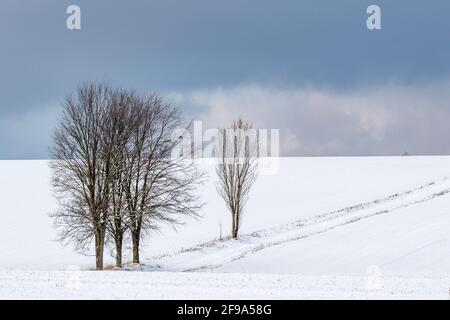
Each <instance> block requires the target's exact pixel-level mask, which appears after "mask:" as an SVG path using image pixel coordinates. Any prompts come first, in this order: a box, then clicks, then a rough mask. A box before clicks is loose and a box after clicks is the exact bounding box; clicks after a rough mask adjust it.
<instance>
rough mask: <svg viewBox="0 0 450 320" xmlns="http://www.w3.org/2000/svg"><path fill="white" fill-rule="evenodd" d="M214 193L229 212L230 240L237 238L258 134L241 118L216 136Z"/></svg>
mask: <svg viewBox="0 0 450 320" xmlns="http://www.w3.org/2000/svg"><path fill="white" fill-rule="evenodd" d="M216 139H217V140H216V141H217V145H216V157H217V158H218V164H217V166H216V172H217V175H218V178H219V180H218V184H217V190H218V192H219V194H220V196H221V197H222V198H223V199H224V201H225V203H226V205H227V207H228V209H229V210H230V213H231V219H232V220H231V237H232V238H233V239H237V237H238V233H239V227H240V222H241V218H242V214H243V211H244V207H245V204H246V202H247V200H248V194H249V192H250V189H251V187H252V185H253V183H254V182H255V180H256V177H257V166H258V162H257V159H258V135H257V132H256V130H254V129H253V128H252V126H251V125H250V124H249V123H247V122H245V121H244V120H243V119H238V120H236V121H234V122H233V124H232V126H231V127H230V128H226V129H221V130H219V134H218V136H217V137H216Z"/></svg>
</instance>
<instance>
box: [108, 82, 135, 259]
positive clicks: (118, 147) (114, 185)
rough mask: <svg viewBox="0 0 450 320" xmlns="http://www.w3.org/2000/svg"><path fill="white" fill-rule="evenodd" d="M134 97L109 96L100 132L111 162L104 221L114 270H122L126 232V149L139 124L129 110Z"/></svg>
mask: <svg viewBox="0 0 450 320" xmlns="http://www.w3.org/2000/svg"><path fill="white" fill-rule="evenodd" d="M133 99H135V95H134V93H132V92H128V91H125V90H115V91H114V92H112V93H111V103H110V108H109V110H108V113H107V117H106V121H105V124H104V126H103V132H104V133H105V134H104V135H105V137H106V138H107V140H106V141H104V143H105V145H106V146H107V150H109V152H110V154H109V155H108V157H106V159H109V161H110V162H111V165H110V167H111V169H110V170H111V174H110V176H111V179H110V182H109V183H110V185H109V192H110V198H109V200H110V202H109V212H108V221H107V225H106V227H107V231H108V232H107V236H108V238H109V240H110V242H113V244H114V249H115V251H114V253H115V258H116V267H118V268H121V267H122V264H123V262H122V247H123V241H124V237H125V233H126V231H127V230H128V228H129V223H128V220H127V219H128V215H127V210H126V204H127V202H126V192H125V187H126V181H127V180H128V177H127V170H126V169H127V167H126V165H127V148H128V147H129V140H130V137H131V134H132V133H133V132H134V130H135V129H136V126H137V125H138V118H137V116H138V114H136V112H134V110H133V108H132V106H133V105H132V101H133Z"/></svg>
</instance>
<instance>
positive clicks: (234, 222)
mask: <svg viewBox="0 0 450 320" xmlns="http://www.w3.org/2000/svg"><path fill="white" fill-rule="evenodd" d="M238 228H239V226H238V220H237V214H236V213H235V212H233V219H232V225H231V237H232V238H233V239H237V237H238Z"/></svg>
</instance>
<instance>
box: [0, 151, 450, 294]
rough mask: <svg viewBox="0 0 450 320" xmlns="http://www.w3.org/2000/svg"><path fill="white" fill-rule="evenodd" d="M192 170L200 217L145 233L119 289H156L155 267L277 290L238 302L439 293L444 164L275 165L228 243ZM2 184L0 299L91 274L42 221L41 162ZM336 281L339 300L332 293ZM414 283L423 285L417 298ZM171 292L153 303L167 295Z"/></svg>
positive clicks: (448, 166) (444, 272) (3, 173)
mask: <svg viewBox="0 0 450 320" xmlns="http://www.w3.org/2000/svg"><path fill="white" fill-rule="evenodd" d="M202 166H203V167H204V168H205V170H206V171H207V172H208V173H209V176H210V178H209V180H208V181H207V182H206V183H205V185H204V186H203V187H202V190H201V192H202V197H203V199H204V200H205V201H206V202H207V204H206V206H205V207H204V208H203V209H202V215H203V217H202V218H201V219H198V220H193V219H189V220H186V221H185V222H186V224H185V225H184V226H182V227H180V228H179V229H178V230H173V229H172V228H171V227H169V226H163V227H162V228H161V232H160V233H156V234H152V235H149V236H148V237H147V239H146V241H145V246H144V248H143V262H144V265H142V266H140V267H139V268H134V269H135V270H140V271H136V272H117V274H118V275H117V276H116V275H114V276H111V277H112V278H114V279H115V278H116V277H119V278H120V279H119V278H118V279H116V280H114V281H116V282H122V281H124V282H125V284H124V283H121V284H120V286H123V285H125V286H126V279H127V278H128V277H132V278H133V279H134V278H135V277H138V278H139V277H142V279H144V278H145V279H146V280H145V281H147V282H151V283H153V282H152V281H156V280H155V279H158V281H162V280H161V278H159V276H157V277H158V278H154V276H153V274H155V273H154V272H149V271H163V272H162V273H160V272H158V273H157V274H159V275H160V276H162V277H163V279H167V281H166V282H164V281H163V284H164V285H163V286H166V287H171V285H172V280H173V279H175V280H173V281H175V282H176V281H179V280H176V279H179V278H180V277H181V278H183V277H185V278H186V281H187V283H188V284H186V285H187V286H191V285H194V284H195V281H196V280H195V279H196V277H200V278H202V277H203V278H205V279H206V278H207V279H210V280H211V281H210V282H209V283H210V285H211V286H214V285H216V287H217V288H219V287H223V285H221V283H222V280H221V279H222V277H225V276H226V275H223V274H224V273H236V274H235V275H233V277H234V278H236V279H235V282H236V284H238V283H241V282H242V281H244V280H243V279H251V278H252V277H260V278H261V279H267V286H268V287H267V288H266V289H267V292H273V290H275V289H274V288H276V283H277V281H278V283H279V284H280V283H282V284H280V285H279V289H280V290H281V291H279V292H278V293H279V294H278V295H276V290H275V296H273V295H272V296H270V295H269V294H267V295H265V296H264V294H262V292H265V291H264V290H263V289H262V288H261V285H259V284H257V282H255V281H256V280H255V281H252V280H248V281H247V282H248V283H247V287H248V288H249V289H248V291H246V292H247V294H244V291H242V290H241V291H240V290H238V289H239V288H241V286H238V285H237V287H236V288H235V291H236V292H240V294H239V293H238V294H237V296H235V297H237V298H239V297H247V298H249V297H250V298H251V296H249V295H248V294H249V293H251V292H252V290H253V291H254V292H255V295H257V297H260V298H261V297H268V298H270V297H285V298H286V297H288V298H291V297H330V298H337V297H348V298H353V297H360V298H366V297H368V296H367V295H365V293H364V292H366V290H367V286H366V282H367V280H368V279H369V280H370V279H372V280H373V281H375V283H376V285H375V286H374V288H375V291H369V294H374V297H386V296H389V295H390V294H397V295H396V297H402V296H403V297H436V296H438V297H446V296H447V294H448V292H447V290H448V287H450V280H449V279H450V233H449V232H448V230H450V157H361V158H351V157H348V158H347V157H342V158H285V159H280V165H279V172H278V173H277V174H275V175H268V176H260V177H259V179H258V181H257V183H256V184H255V186H254V189H253V190H252V192H251V195H250V200H249V203H248V206H247V208H246V213H245V217H244V221H243V226H242V230H241V235H242V236H241V238H240V239H239V240H237V241H236V240H235V241H233V240H229V239H228V238H227V235H228V231H229V229H230V225H229V220H230V219H229V216H228V213H227V211H226V208H225V205H224V203H223V202H222V200H221V199H220V198H219V197H218V195H217V193H216V190H215V186H214V184H215V178H214V170H213V166H211V165H210V164H207V163H203V164H202ZM0 179H1V180H0V181H1V183H0V198H1V201H0V215H1V221H2V226H3V228H2V231H1V232H0V270H3V271H0V280H2V284H3V287H2V286H1V285H0V298H1V297H5V296H7V295H8V292H10V293H11V294H13V292H15V289H14V288H15V287H14V286H15V285H16V284H15V283H16V282H17V281H14V279H16V280H17V279H18V278H21V277H22V278H23V279H24V280H25V279H34V280H36V281H38V279H40V278H42V277H44V278H47V276H48V279H49V283H48V285H49V286H56V287H60V286H61V281H63V280H61V279H62V278H61V277H64V275H66V272H65V270H66V269H67V267H69V266H72V267H71V268H74V267H73V265H76V266H79V267H80V268H81V270H83V269H88V268H89V267H91V266H92V264H93V262H94V261H93V258H92V257H85V256H81V255H79V254H77V253H75V252H73V250H72V248H71V247H70V246H67V247H62V246H61V245H60V244H59V243H57V242H55V241H54V238H55V235H56V233H55V230H54V229H53V227H52V221H51V219H50V218H49V217H48V213H49V212H51V211H52V210H54V208H55V202H54V200H53V198H52V195H51V190H50V188H49V170H48V164H47V162H46V161H0ZM221 235H222V237H223V239H222V240H220V239H219V238H220V237H221ZM109 260H110V261H112V258H110V259H109ZM17 270H23V271H20V272H19V271H17ZM53 270H60V271H53ZM69 270H72V269H69ZM179 271H191V273H188V274H186V273H177V272H179ZM193 271H195V273H192V272H193ZM198 272H200V273H198ZM83 273H85V272H83ZM212 273H214V274H216V275H213V274H212ZM255 273H257V274H259V275H256V274H255ZM88 274H89V275H88ZM94 274H96V273H94ZM103 274H105V273H98V277H100V278H102V279H103V280H102V281H104V280H105V279H106V278H108V279H109V276H108V277H106V276H103ZM131 274H133V275H131ZM246 274H247V275H248V276H246ZM119 275H122V276H119ZM53 276H54V277H55V278H53ZM66 276H67V275H66ZM83 277H87V278H89V281H87V282H85V285H88V284H87V283H90V285H93V283H94V282H95V277H97V276H94V275H90V273H89V272H87V273H86V275H83ZM105 277H106V278H105ZM248 277H250V278H248ZM60 278H61V279H60ZM87 278H86V279H87ZM91 278H92V279H91ZM112 278H111V279H112ZM194 278H195V279H194ZM203 278H202V279H203ZM234 278H233V279H234ZM129 279H130V281H131V282H133V281H137V280H133V279H131V278H129ZM152 279H153V280H152ZM170 279H172V280H170ZM189 279H190V280H189ZM192 279H194V280H192ZM255 279H256V278H255ZM258 279H259V278H258ZM277 279H278V280H277ZM314 279H315V280H314ZM333 279H334V280H333ZM30 281H31V280H30ZM36 281H35V282H34V283H35V284H36ZM145 281H144V282H145ZM189 281H192V283H190V282H189ZM205 281H206V280H205ZM207 281H209V280H207ZM233 281H234V280H233ZM19 282H20V281H19ZM19 282H17V283H19ZM25 282H26V281H25ZM231 282H232V281H231ZM58 283H59V285H58ZM339 283H341V284H342V286H343V287H342V288H341V289H342V290H341V291H338V292H340V295H339V294H337V295H334V294H331V293H332V292H333V288H336V286H339ZM377 283H378V284H377ZM402 283H403V284H404V285H400V284H402ZM17 285H18V284H17ZM22 285H25V283H22ZM105 285H106V284H105ZM111 285H114V283H111ZM118 285H119V284H118ZM156 285H158V284H156ZM159 285H161V284H159ZM355 286H356V287H355ZM415 286H421V287H422V288H425V289H423V290H422V292H418V291H415V290H414V287H415ZM105 288H106V289H105V291H104V293H103V294H102V293H101V292H99V293H98V296H96V294H95V293H93V295H94V296H95V297H105V296H107V295H108V290H107V286H106V287H105ZM252 288H253V289H252ZM289 288H290V290H288V289H289ZM308 288H309V289H308ZM345 288H347V289H345ZM394 288H397V289H394ZM446 288H447V289H446ZM172 289H173V288H172ZM172 289H167V290H168V291H167V293H168V295H167V296H165V295H164V294H163V293H162V292H161V295H162V296H161V297H163V296H164V297H170V294H169V292H171V291H170V290H172ZM241 289H242V288H241ZM372 289H373V288H372ZM130 290H131V291H130V292H127V291H126V290H122V292H123V295H124V296H123V297H130V295H131V296H132V295H133V292H134V291H133V290H134V289H132V288H131V287H130ZM230 290H231V289H230ZM230 290H228V291H226V290H225V291H223V290H222V291H220V290H219V291H218V292H217V295H214V294H213V295H212V297H217V298H220V297H228V296H227V292H228V293H230V292H234V291H232V290H231V291H230ZM261 290H262V291H261ZM283 290H287V291H283ZM308 290H309V291H308ZM330 290H331V291H330ZM376 290H378V291H376ZM380 290H381V291H380ZM396 290H397V291H396ZM30 292H35V288H34V289H33V288H31V287H30ZM200 292H201V290H200ZM209 292H210V291H209ZM283 292H284V293H283ZM327 293H328V294H327ZM353 293H354V294H353ZM23 294H24V292H23V291H21V292H19V293H17V292H16V293H14V295H19V296H21V295H23ZM25 294H26V291H25ZM52 294H56V293H55V292H54V291H51V290H50V291H48V292H47V295H48V296H51V295H52ZM61 294H63V292H62V291H61ZM261 294H262V296H261ZM67 295H68V296H70V292H69V293H67ZM31 296H32V295H31ZM137 296H138V297H148V295H147V296H146V295H145V294H144V295H143V296H142V295H137ZM151 297H153V296H151ZM177 297H178V296H177ZM187 297H189V296H187ZM196 297H197V296H196ZM198 297H201V293H199V296H198ZM230 298H232V297H230Z"/></svg>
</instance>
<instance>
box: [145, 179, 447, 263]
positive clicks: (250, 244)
mask: <svg viewBox="0 0 450 320" xmlns="http://www.w3.org/2000/svg"><path fill="white" fill-rule="evenodd" d="M449 192H450V180H449V179H448V178H447V177H445V178H443V179H441V180H439V181H436V182H431V183H428V184H425V185H422V186H419V187H417V188H414V189H411V190H408V191H405V192H402V193H396V194H393V195H390V196H388V197H385V198H382V199H377V200H374V201H370V202H365V203H361V204H358V205H355V206H350V207H346V208H343V209H340V210H336V211H332V212H328V213H324V214H319V215H316V216H313V217H310V218H305V219H301V220H298V221H295V222H293V223H289V224H285V225H282V226H278V227H275V228H270V229H266V230H261V231H257V232H252V233H249V234H244V235H241V236H240V237H239V239H238V240H231V239H224V240H214V241H211V242H207V243H203V244H200V245H197V246H194V247H192V248H189V249H184V250H182V251H179V252H175V253H169V254H164V255H160V256H156V257H153V258H150V259H147V260H148V265H145V264H144V265H143V266H140V267H139V268H140V269H141V270H164V271H201V270H208V269H215V268H219V267H221V266H223V265H224V264H226V263H229V262H232V261H235V260H238V259H242V258H244V257H246V256H248V255H250V254H253V253H255V252H258V251H260V250H263V249H266V248H269V247H273V246H276V245H280V244H283V243H286V242H290V241H296V240H301V239H304V238H308V237H311V236H314V235H318V234H322V233H325V232H327V231H330V230H333V229H335V228H338V227H341V226H345V225H348V224H351V223H355V222H358V221H360V220H362V219H367V218H370V217H374V216H379V215H384V214H389V213H391V212H393V211H396V210H398V209H402V208H406V207H409V206H413V205H417V204H419V203H422V202H426V201H431V200H433V199H435V198H438V197H442V196H446V195H447V194H448V193H449Z"/></svg>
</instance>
